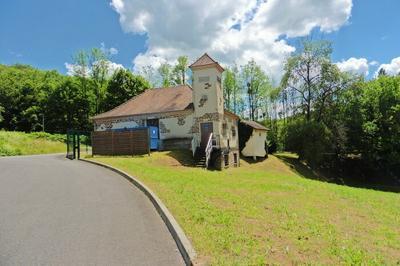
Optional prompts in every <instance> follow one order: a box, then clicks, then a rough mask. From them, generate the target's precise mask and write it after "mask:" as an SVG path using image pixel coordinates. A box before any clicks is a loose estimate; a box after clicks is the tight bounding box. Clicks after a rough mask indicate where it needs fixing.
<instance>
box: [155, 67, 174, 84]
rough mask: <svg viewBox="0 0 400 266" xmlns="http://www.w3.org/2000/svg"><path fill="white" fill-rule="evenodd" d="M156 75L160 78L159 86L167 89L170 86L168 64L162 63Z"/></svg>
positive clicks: (170, 75)
mask: <svg viewBox="0 0 400 266" xmlns="http://www.w3.org/2000/svg"><path fill="white" fill-rule="evenodd" d="M158 73H159V74H160V76H161V86H163V87H169V86H171V85H172V69H171V65H170V64H168V63H163V64H161V66H160V67H159V68H158Z"/></svg>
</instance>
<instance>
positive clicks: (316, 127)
mask: <svg viewBox="0 0 400 266" xmlns="http://www.w3.org/2000/svg"><path fill="white" fill-rule="evenodd" d="M285 144H286V145H285V146H286V149H287V150H288V151H292V152H296V153H297V154H298V155H299V158H300V159H302V160H305V161H306V162H307V163H308V164H310V165H311V166H321V165H322V164H323V159H324V157H325V156H326V155H327V154H328V153H331V152H332V134H331V132H330V131H329V129H328V128H327V127H326V126H324V125H323V124H322V123H318V122H306V121H302V120H295V121H293V122H291V123H290V124H288V125H287V127H286V138H285Z"/></svg>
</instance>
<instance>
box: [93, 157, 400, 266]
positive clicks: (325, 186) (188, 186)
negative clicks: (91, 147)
mask: <svg viewBox="0 0 400 266" xmlns="http://www.w3.org/2000/svg"><path fill="white" fill-rule="evenodd" d="M190 158H191V154H190V153H189V152H183V151H181V152H155V153H152V154H151V156H139V157H133V158H132V157H95V158H93V159H94V160H96V161H100V162H104V163H107V164H110V165H113V166H115V167H118V168H120V169H122V170H124V171H126V172H128V173H130V174H132V175H134V176H136V177H138V178H139V179H140V180H141V181H143V182H144V183H145V184H146V185H148V186H149V187H150V188H151V189H152V190H153V191H154V192H156V194H157V195H158V196H159V197H160V198H161V199H162V200H163V201H164V202H165V204H166V205H167V207H168V208H169V209H170V211H171V212H172V213H173V215H174V216H175V218H176V219H177V220H178V222H179V223H180V225H181V226H182V227H183V229H184V231H185V232H186V234H187V235H188V237H189V238H190V239H191V241H192V243H193V245H194V248H195V249H196V251H197V253H198V255H199V256H198V263H200V264H212V265H265V264H279V265H281V264H284V265H288V264H311V265H315V264H317V265H326V264H331V265H337V264H346V265H382V264H391V265H393V264H400V195H399V194H396V193H390V192H381V191H374V190H368V189H360V188H352V187H346V186H339V185H335V184H330V183H325V182H321V181H316V180H310V179H307V178H304V177H303V176H301V175H300V174H299V173H297V172H294V171H292V170H291V168H290V167H289V166H287V165H286V164H284V163H283V162H282V161H281V160H279V159H278V158H277V157H274V156H270V157H269V158H268V159H267V160H265V161H263V162H259V163H253V164H249V163H247V162H245V161H241V163H242V165H241V167H239V168H231V169H228V170H225V171H222V172H218V171H206V170H204V169H199V168H192V167H190V166H184V165H190V163H191V161H190V160H191V159H190Z"/></svg>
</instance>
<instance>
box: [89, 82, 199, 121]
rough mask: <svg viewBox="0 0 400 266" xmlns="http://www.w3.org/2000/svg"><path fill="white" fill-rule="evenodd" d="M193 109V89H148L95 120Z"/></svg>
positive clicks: (176, 87) (182, 86) (96, 117)
mask: <svg viewBox="0 0 400 266" xmlns="http://www.w3.org/2000/svg"><path fill="white" fill-rule="evenodd" d="M192 107H193V104H192V88H190V87H189V86H188V85H179V86H175V87H168V88H155V89H148V90H146V91H144V92H143V93H141V94H139V95H137V96H135V97H133V98H132V99H130V100H128V101H127V102H125V103H123V104H121V105H119V106H117V107H115V108H114V109H112V110H110V111H108V112H105V113H102V114H98V115H96V116H94V117H93V119H94V120H96V119H103V118H111V117H121V116H133V115H143V114H155V113H166V112H174V111H183V110H187V109H191V108H192Z"/></svg>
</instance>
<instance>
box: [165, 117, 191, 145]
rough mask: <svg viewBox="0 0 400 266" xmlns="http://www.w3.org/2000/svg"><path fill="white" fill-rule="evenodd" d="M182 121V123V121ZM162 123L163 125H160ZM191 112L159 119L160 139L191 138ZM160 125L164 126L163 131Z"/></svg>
mask: <svg viewBox="0 0 400 266" xmlns="http://www.w3.org/2000/svg"><path fill="white" fill-rule="evenodd" d="M182 122H183V123H182ZM161 123H162V124H163V126H162V125H161ZM192 125H193V114H188V115H186V116H181V117H180V118H178V117H169V118H163V119H160V127H159V128H160V139H173V138H192V136H193V135H192V134H191V132H190V129H191V127H192ZM162 127H165V128H164V130H165V132H163V130H162Z"/></svg>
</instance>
